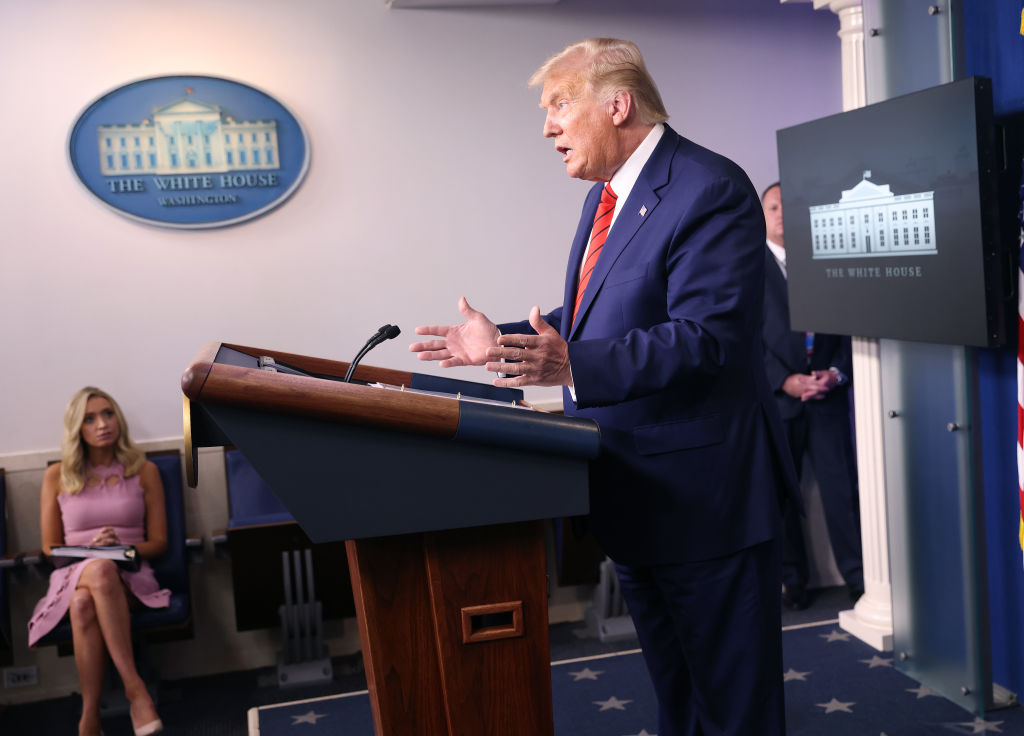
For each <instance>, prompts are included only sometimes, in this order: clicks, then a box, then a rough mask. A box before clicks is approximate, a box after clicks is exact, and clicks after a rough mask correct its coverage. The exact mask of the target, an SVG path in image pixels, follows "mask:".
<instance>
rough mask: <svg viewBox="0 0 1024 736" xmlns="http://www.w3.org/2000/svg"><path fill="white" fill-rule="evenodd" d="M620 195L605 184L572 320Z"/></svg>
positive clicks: (602, 246) (577, 290) (605, 238)
mask: <svg viewBox="0 0 1024 736" xmlns="http://www.w3.org/2000/svg"><path fill="white" fill-rule="evenodd" d="M616 199H618V195H616V194H615V192H614V191H612V187H611V185H610V184H605V185H604V189H603V190H602V191H601V201H600V203H598V205H597V213H596V214H595V215H594V229H593V231H592V232H591V235H590V248H589V249H588V250H587V258H586V260H585V261H583V268H581V269H580V282H579V285H578V286H577V287H576V306H575V307H574V308H573V310H572V321H573V323H575V322H576V313H577V312H579V311H580V302H582V301H583V295H584V294H585V293H586V291H587V284H589V283H590V275H591V274H592V273H593V272H594V266H596V265H597V257H598V256H599V255H601V249H602V248H604V241H605V240H607V239H608V230H609V229H611V226H612V215H613V214H614V213H615V200H616Z"/></svg>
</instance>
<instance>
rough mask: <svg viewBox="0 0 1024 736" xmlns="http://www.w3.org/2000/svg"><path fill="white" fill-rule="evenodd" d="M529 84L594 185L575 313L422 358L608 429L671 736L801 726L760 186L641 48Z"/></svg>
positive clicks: (612, 544) (605, 535) (627, 548)
mask: <svg viewBox="0 0 1024 736" xmlns="http://www.w3.org/2000/svg"><path fill="white" fill-rule="evenodd" d="M530 84H531V86H542V92H541V107H542V109H544V110H545V112H546V117H545V121H544V136H545V137H547V138H551V139H552V140H553V142H554V145H555V149H556V151H557V152H558V154H559V155H560V156H561V158H562V161H563V163H564V164H565V166H566V171H567V173H568V174H569V176H571V177H575V178H580V179H585V180H588V181H593V182H598V183H597V184H595V185H594V187H593V188H592V189H591V191H590V193H589V195H588V196H587V199H586V202H585V203H584V206H583V214H582V216H581V218H580V223H579V227H578V228H577V231H576V237H575V239H574V241H573V245H572V249H571V250H570V253H569V262H568V267H567V269H566V283H565V293H564V296H563V304H562V306H561V307H559V308H557V309H555V310H554V311H552V312H550V313H548V314H546V315H544V316H541V313H540V310H539V309H538V308H537V307H533V308H532V309H531V311H530V315H529V320H528V321H525V322H519V323H509V324H503V325H500V326H497V325H495V324H494V323H493V322H491V321H490V320H489V319H488V318H487V317H486V316H484V315H483V314H482V313H480V312H478V311H476V310H474V309H472V307H470V306H469V304H468V303H467V302H466V300H465V298H462V299H461V300H460V301H459V309H460V311H461V312H462V314H463V315H464V316H465V318H466V321H465V322H463V323H461V324H458V325H430V326H423V327H418V328H417V329H416V332H417V333H418V334H421V335H434V336H438V337H439V339H432V340H427V341H424V342H420V343H415V344H413V345H411V346H410V349H411V350H413V351H414V352H419V353H420V355H419V357H420V359H422V360H440V361H441V362H440V365H441V366H442V367H448V366H459V365H484V366H485V368H486V369H487V370H489V371H493V372H495V373H499V374H503V376H502V377H499V378H497V379H496V380H495V381H494V383H495V384H496V385H499V386H531V385H533V386H551V385H561V386H564V387H565V388H564V392H563V396H564V405H565V411H566V413H567V414H569V415H575V416H582V417H590V418H593V419H595V420H597V422H598V423H599V424H600V426H601V444H602V448H601V454H600V457H599V458H598V459H597V460H596V461H595V462H594V464H593V466H592V468H591V514H590V524H591V529H592V530H593V531H594V533H595V535H596V537H597V540H598V542H599V543H600V544H601V546H602V547H603V549H604V551H605V552H606V553H607V554H608V555H609V556H610V557H611V558H612V559H613V560H614V561H615V562H616V566H617V571H618V574H619V578H620V581H621V584H622V593H623V597H624V599H625V601H626V604H627V606H628V607H629V611H630V614H631V615H632V617H633V620H634V622H635V624H636V629H637V633H638V635H639V638H640V643H641V646H642V647H643V651H644V657H645V660H646V663H647V667H648V670H649V672H650V675H651V679H652V681H653V683H654V688H655V691H656V693H657V696H658V704H659V721H660V725H659V730H658V733H659V735H660V736H678V735H682V734H686V735H687V736H697V735H699V734H730V735H733V736H738V735H740V734H744V735H747V734H749V735H750V736H755V735H756V736H772V735H774V734H783V733H785V714H784V708H783V695H782V659H781V633H780V628H781V624H780V604H779V594H780V590H781V577H780V561H779V555H780V552H779V543H778V537H779V535H780V528H781V522H780V519H781V514H780V501H781V498H782V497H783V496H785V495H786V494H789V493H793V494H798V493H799V491H798V490H797V488H796V478H795V473H794V470H793V467H792V461H791V459H790V456H789V452H788V450H787V449H786V445H785V438H784V436H783V432H782V425H781V422H780V420H779V417H778V413H777V409H776V407H775V405H774V402H773V400H772V398H771V390H770V389H769V387H768V384H767V381H766V379H765V375H764V364H763V358H762V356H761V332H760V330H761V308H762V300H763V289H764V259H763V258H762V257H761V249H763V247H764V246H763V242H764V217H763V215H762V212H761V207H760V202H759V200H758V196H757V192H756V191H754V189H753V187H752V186H751V184H750V182H749V180H748V179H747V177H746V175H745V174H744V173H743V171H742V170H740V168H739V167H737V166H736V165H735V164H733V163H732V162H731V161H728V160H727V159H725V158H723V157H721V156H719V155H717V154H715V153H712V152H711V151H708V150H707V149H704V148H701V147H700V146H698V145H696V144H694V143H692V142H690V141H688V140H686V139H685V138H682V137H681V136H679V135H678V134H677V133H676V132H675V131H673V130H672V129H671V128H669V127H668V126H667V125H665V124H664V121H665V120H666V119H667V118H668V115H667V113H666V112H665V109H664V105H663V103H662V101H661V97H660V95H659V93H658V90H657V87H656V86H655V85H654V82H653V80H652V79H651V77H650V75H649V73H648V72H647V69H646V67H645V65H644V62H643V58H642V57H641V55H640V52H639V50H638V49H637V48H636V46H635V45H634V44H632V43H629V42H626V41H618V40H615V39H588V40H586V41H582V42H580V43H578V44H573V45H571V46H569V47H568V48H566V49H565V50H564V51H562V52H560V53H559V54H556V55H555V56H553V57H552V58H551V59H549V60H548V61H547V62H546V63H545V64H544V65H543V66H542V67H541V68H540V69H539V70H538V71H537V72H536V73H535V74H534V76H533V78H532V79H531V80H530ZM609 189H610V191H608V190H609ZM609 228H610V229H609ZM595 256H596V257H595ZM574 312H575V314H574ZM503 361H504V362H503ZM483 482H486V481H483Z"/></svg>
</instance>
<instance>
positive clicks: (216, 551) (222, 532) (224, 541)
mask: <svg viewBox="0 0 1024 736" xmlns="http://www.w3.org/2000/svg"><path fill="white" fill-rule="evenodd" d="M210 542H212V543H213V556H214V557H216V558H218V559H221V558H224V557H227V556H228V555H229V553H230V549H229V548H228V530H227V529H217V530H215V531H214V532H213V534H211V535H210Z"/></svg>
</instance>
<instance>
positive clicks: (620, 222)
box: [566, 125, 679, 338]
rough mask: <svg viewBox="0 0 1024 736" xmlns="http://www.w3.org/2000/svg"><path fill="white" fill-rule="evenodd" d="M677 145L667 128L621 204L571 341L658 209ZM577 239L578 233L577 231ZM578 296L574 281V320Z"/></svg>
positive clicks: (588, 208) (589, 210) (588, 210)
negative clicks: (659, 192)
mask: <svg viewBox="0 0 1024 736" xmlns="http://www.w3.org/2000/svg"><path fill="white" fill-rule="evenodd" d="M678 143H679V136H678V135H677V134H676V132H675V131H674V130H672V128H670V127H669V126H667V125H666V126H665V133H664V134H663V135H662V136H661V140H660V141H658V145H657V146H656V147H655V148H654V152H653V153H652V154H651V157H650V159H648V161H647V163H646V164H645V165H644V167H643V169H642V170H641V172H640V176H639V177H638V178H637V180H636V183H635V184H634V185H633V190H632V191H631V192H630V193H629V199H627V200H626V202H625V203H624V204H623V205H622V209H621V210H620V212H619V214H618V215H617V216H616V217H615V222H614V223H613V224H612V229H611V230H610V231H609V232H608V239H607V240H606V241H605V244H604V249H603V250H602V251H601V256H600V258H598V259H597V265H596V266H595V267H594V273H593V274H591V276H590V283H589V284H588V285H587V292H586V294H584V295H583V301H582V302H581V303H580V311H579V316H578V317H577V318H576V324H574V325H573V326H572V328H571V331H570V332H569V337H570V338H571V337H572V336H573V335H575V334H576V326H577V325H579V324H580V323H581V322H582V321H583V318H584V316H585V315H586V313H587V312H588V311H589V310H590V306H591V305H592V304H593V303H594V300H595V299H596V298H597V296H598V294H600V292H601V286H602V285H603V284H604V280H605V278H607V276H608V273H609V272H610V271H611V269H612V266H614V265H615V262H616V261H617V260H618V258H619V256H620V255H622V251H623V250H625V248H626V246H627V245H629V242H630V241H631V240H632V239H633V236H635V235H636V233H637V230H639V229H640V226H641V225H642V224H643V222H644V220H645V219H647V218H648V217H650V216H651V213H652V212H653V211H654V209H655V207H657V206H658V203H659V202H661V198H660V197H659V196H658V195H657V193H656V190H657V189H660V188H661V187H663V186H664V185H665V184H667V183H668V178H669V167H670V164H671V162H672V156H673V155H674V154H675V150H676V146H677V145H678ZM595 191H597V192H598V194H597V196H596V198H595V201H594V202H593V203H591V198H589V197H588V199H587V206H586V207H585V208H584V214H586V213H589V215H590V220H589V222H590V224H591V225H592V224H593V219H594V213H595V212H597V202H598V201H600V190H599V189H598V188H597V187H595V188H594V189H592V190H591V195H592V196H593V195H594V192H595ZM591 205H592V206H591ZM589 235H590V228H586V232H585V233H584V235H583V239H584V241H586V239H587V238H588V237H589ZM578 240H579V233H578V232H577V241H578ZM577 244H578V242H577V243H576V244H574V247H573V253H574V254H575V255H576V257H577V260H576V261H575V262H572V261H571V262H570V263H574V267H573V268H571V269H570V270H572V271H574V273H575V274H577V275H578V273H579V261H580V260H581V259H582V257H583V251H582V249H580V251H579V253H576V247H575V246H576V245H577ZM584 245H585V242H584ZM568 291H569V289H568V288H567V293H568ZM575 293H576V289H575V282H574V284H573V287H572V293H571V294H569V296H568V298H567V300H566V309H567V310H568V311H567V312H566V313H567V314H568V315H569V319H572V304H571V301H570V300H572V299H574V298H575Z"/></svg>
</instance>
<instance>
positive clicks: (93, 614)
mask: <svg viewBox="0 0 1024 736" xmlns="http://www.w3.org/2000/svg"><path fill="white" fill-rule="evenodd" d="M40 522H41V525H42V541H43V551H44V552H45V553H46V554H47V555H49V554H50V550H51V548H52V547H53V546H54V545H60V544H73V545H99V546H108V545H113V544H131V545H134V546H135V547H136V549H137V550H138V555H139V556H140V557H141V558H142V559H143V562H142V565H141V567H140V569H139V570H138V571H135V572H131V571H128V570H124V569H121V568H119V567H118V566H117V564H116V563H115V562H114V561H113V560H108V559H95V558H90V559H83V560H80V561H75V562H73V563H71V564H68V565H65V566H63V567H58V568H56V569H55V570H54V571H53V572H52V573H51V575H50V585H49V590H48V591H47V593H46V596H45V597H43V599H42V600H40V601H39V603H38V604H36V608H35V611H34V612H33V614H32V618H31V620H30V621H29V624H28V628H29V637H28V642H29V646H33V645H35V643H36V642H37V641H38V640H39V639H40V638H41V637H42V636H44V635H45V634H46V633H48V632H49V631H50V630H52V629H53V627H54V626H56V625H57V624H58V623H59V622H60V621H61V619H63V618H64V616H65V614H67V615H68V616H70V619H71V632H72V643H73V645H74V649H75V665H76V666H77V668H78V679H79V681H80V684H81V688H82V718H81V720H80V721H79V723H78V733H79V736H99V734H101V729H100V695H101V693H102V690H103V678H104V674H105V670H106V666H107V655H108V654H109V655H110V659H111V661H113V663H114V667H116V668H117V671H118V674H120V676H121V681H122V682H123V683H124V690H125V696H126V697H127V699H128V702H129V704H130V715H131V719H132V728H133V729H134V731H135V734H136V736H150V735H151V734H156V733H159V732H161V731H163V723H162V722H161V721H160V718H159V717H158V716H157V712H156V706H155V705H154V704H153V699H152V698H151V697H150V695H149V692H148V691H147V690H146V686H145V684H144V683H143V681H142V678H141V677H140V676H139V673H138V670H136V668H135V661H134V658H133V656H132V640H131V623H130V615H129V610H130V608H131V607H133V606H138V605H144V606H148V607H150V608H161V607H166V606H167V604H168V601H169V599H170V595H171V592H170V591H169V590H166V589H161V588H160V585H159V583H157V581H156V577H155V576H154V575H153V570H152V568H151V567H150V566H149V563H148V562H146V561H145V560H147V559H149V558H153V557H158V556H159V555H161V554H163V552H164V551H165V550H166V549H167V517H166V510H165V507H164V489H163V484H162V483H161V482H160V473H159V471H158V470H157V467H156V465H154V464H153V463H152V462H150V461H148V460H146V456H145V455H144V454H143V452H142V451H141V450H139V449H138V448H137V447H136V446H135V445H134V444H133V443H132V441H131V438H130V437H129V435H128V425H127V423H126V422H125V419H124V414H123V413H122V412H121V408H120V407H119V406H118V405H117V402H116V401H114V399H113V397H111V396H110V395H109V394H107V393H106V392H104V391H101V390H100V389H98V388H94V387H92V386H87V387H85V388H83V389H81V390H80V391H78V392H77V393H76V394H75V395H74V396H72V397H71V401H70V402H69V403H68V407H67V410H66V411H65V413H64V437H63V440H62V442H61V461H60V463H54V464H53V465H51V466H50V467H49V468H47V470H46V473H45V475H44V476H43V488H42V506H41V515H40Z"/></svg>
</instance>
